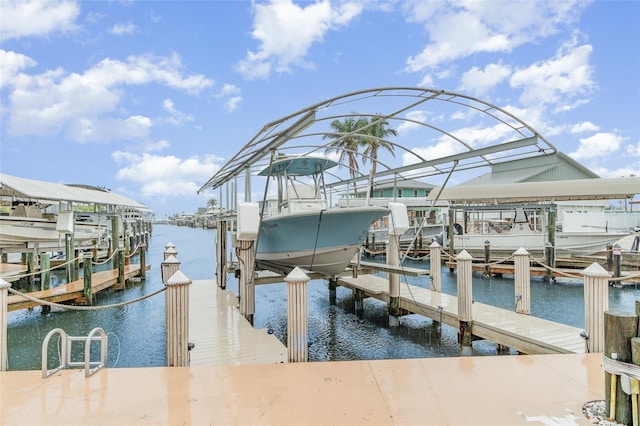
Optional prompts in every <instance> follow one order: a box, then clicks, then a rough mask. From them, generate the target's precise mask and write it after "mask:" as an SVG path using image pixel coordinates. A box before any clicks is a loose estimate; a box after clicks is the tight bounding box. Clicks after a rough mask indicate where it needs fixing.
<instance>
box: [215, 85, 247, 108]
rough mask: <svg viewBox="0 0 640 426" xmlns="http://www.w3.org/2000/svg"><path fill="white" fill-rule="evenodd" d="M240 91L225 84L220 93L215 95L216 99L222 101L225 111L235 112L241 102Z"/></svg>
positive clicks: (233, 86) (236, 87)
mask: <svg viewBox="0 0 640 426" xmlns="http://www.w3.org/2000/svg"><path fill="white" fill-rule="evenodd" d="M240 93H241V90H240V88H239V87H238V86H235V85H233V84H228V83H225V84H224V85H223V86H222V89H221V90H220V93H218V94H217V95H216V98H218V99H223V100H224V108H225V110H227V111H235V110H236V108H238V106H239V105H240V103H241V102H242V96H240Z"/></svg>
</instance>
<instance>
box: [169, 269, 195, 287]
mask: <svg viewBox="0 0 640 426" xmlns="http://www.w3.org/2000/svg"><path fill="white" fill-rule="evenodd" d="M186 284H191V280H190V279H189V278H187V276H186V275H185V274H183V273H182V272H181V271H179V270H178V271H176V273H175V274H173V275H171V278H169V279H168V280H167V285H168V286H170V285H186Z"/></svg>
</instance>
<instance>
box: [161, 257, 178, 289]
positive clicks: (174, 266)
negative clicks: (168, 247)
mask: <svg viewBox="0 0 640 426" xmlns="http://www.w3.org/2000/svg"><path fill="white" fill-rule="evenodd" d="M179 269H180V261H179V260H178V259H176V258H175V257H174V256H169V258H167V259H165V260H164V261H163V262H161V263H160V276H161V278H162V283H163V284H166V283H167V280H168V279H169V278H171V276H172V275H173V274H175V273H176V272H178V270H179Z"/></svg>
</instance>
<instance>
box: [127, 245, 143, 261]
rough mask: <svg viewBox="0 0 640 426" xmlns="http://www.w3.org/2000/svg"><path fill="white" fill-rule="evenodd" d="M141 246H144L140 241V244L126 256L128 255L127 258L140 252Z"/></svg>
mask: <svg viewBox="0 0 640 426" xmlns="http://www.w3.org/2000/svg"><path fill="white" fill-rule="evenodd" d="M140 247H142V243H139V244H138V245H137V246H136V248H135V249H134V250H133V251H132V252H131V253H129V255H128V256H126V257H127V258H131V257H132V256H134V255H135V254H136V253H137V252H138V250H140Z"/></svg>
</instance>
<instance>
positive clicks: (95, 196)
mask: <svg viewBox="0 0 640 426" xmlns="http://www.w3.org/2000/svg"><path fill="white" fill-rule="evenodd" d="M0 196H3V197H18V198H28V199H35V200H46V201H68V202H74V203H95V204H105V205H114V206H122V207H134V208H137V209H146V206H145V205H144V204H141V203H139V202H137V201H135V200H132V199H131V198H127V197H124V196H122V195H119V194H116V193H114V192H110V191H106V190H99V189H88V188H80V187H77V186H69V185H64V184H62V183H51V182H44V181H39V180H32V179H24V178H19V177H15V176H9V175H6V174H3V173H0Z"/></svg>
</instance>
